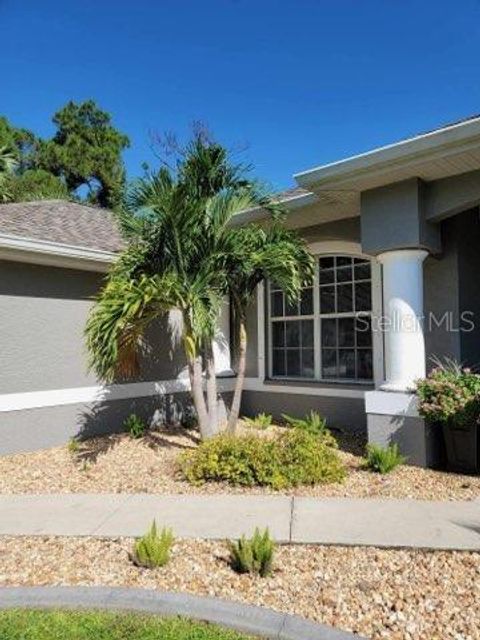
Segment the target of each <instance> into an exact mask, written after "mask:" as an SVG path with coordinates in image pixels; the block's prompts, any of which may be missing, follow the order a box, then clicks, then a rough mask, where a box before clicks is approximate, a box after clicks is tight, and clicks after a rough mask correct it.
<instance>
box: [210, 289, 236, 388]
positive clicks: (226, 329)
mask: <svg viewBox="0 0 480 640" xmlns="http://www.w3.org/2000/svg"><path fill="white" fill-rule="evenodd" d="M213 357H214V360H215V372H216V374H217V376H220V377H221V376H231V375H233V370H232V361H231V354H230V302H229V300H228V298H225V300H224V302H223V305H222V309H221V311H220V317H219V320H218V327H217V332H216V335H215V339H214V341H213Z"/></svg>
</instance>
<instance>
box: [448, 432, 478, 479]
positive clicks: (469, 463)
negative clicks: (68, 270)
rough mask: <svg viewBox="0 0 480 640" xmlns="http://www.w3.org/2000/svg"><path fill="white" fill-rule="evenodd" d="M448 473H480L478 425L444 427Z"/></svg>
mask: <svg viewBox="0 0 480 640" xmlns="http://www.w3.org/2000/svg"><path fill="white" fill-rule="evenodd" d="M443 437H444V439H445V452H446V457H447V469H448V471H456V472H457V473H480V427H479V425H478V424H475V423H473V424H471V425H468V426H461V427H460V426H457V425H452V424H448V423H447V424H444V425H443Z"/></svg>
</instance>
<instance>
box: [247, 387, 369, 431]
mask: <svg viewBox="0 0 480 640" xmlns="http://www.w3.org/2000/svg"><path fill="white" fill-rule="evenodd" d="M310 411H318V412H319V413H320V414H321V415H322V416H324V417H325V418H326V420H327V424H328V426H330V427H332V428H335V429H342V430H344V431H352V432H353V431H355V432H362V433H366V429H367V416H366V413H365V401H364V399H363V398H342V397H332V396H319V395H304V394H295V393H288V391H285V393H278V392H269V391H268V390H266V391H244V393H243V399H242V414H243V415H246V416H254V415H256V414H257V413H262V412H265V413H271V414H272V415H273V417H274V418H275V419H280V418H281V417H282V413H287V414H289V415H292V416H297V417H302V416H304V415H306V414H307V413H309V412H310Z"/></svg>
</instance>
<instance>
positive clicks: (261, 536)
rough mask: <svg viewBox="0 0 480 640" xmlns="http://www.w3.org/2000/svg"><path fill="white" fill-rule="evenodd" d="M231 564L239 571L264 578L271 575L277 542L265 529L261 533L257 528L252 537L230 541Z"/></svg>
mask: <svg viewBox="0 0 480 640" xmlns="http://www.w3.org/2000/svg"><path fill="white" fill-rule="evenodd" d="M228 548H229V551H230V566H231V567H232V569H233V570H234V571H236V572H237V573H252V574H255V575H259V576H261V577H262V578H265V577H266V576H268V575H270V573H271V572H272V566H273V556H274V553H275V542H274V541H273V540H272V538H271V537H270V532H269V531H268V529H265V531H264V532H263V533H260V531H259V530H258V529H255V533H254V534H253V537H252V538H250V539H247V538H245V536H242V537H241V538H240V539H239V540H237V542H232V541H231V540H229V541H228Z"/></svg>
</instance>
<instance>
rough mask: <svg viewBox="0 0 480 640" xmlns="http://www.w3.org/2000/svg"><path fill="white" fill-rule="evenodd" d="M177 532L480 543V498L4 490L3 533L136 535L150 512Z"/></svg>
mask: <svg viewBox="0 0 480 640" xmlns="http://www.w3.org/2000/svg"><path fill="white" fill-rule="evenodd" d="M154 518H155V519H156V521H157V524H158V525H159V526H163V525H166V526H169V527H172V528H173V530H174V533H175V535H177V536H178V537H180V538H205V539H224V538H237V537H239V536H240V535H242V534H243V533H245V534H250V533H251V532H252V531H253V530H254V528H255V527H257V526H258V527H260V528H264V527H267V526H268V527H269V528H270V531H271V533H272V536H273V537H274V538H275V539H276V540H277V541H278V542H280V543H287V542H290V543H318V544H341V545H372V546H378V547H412V548H431V549H470V550H480V501H479V500H476V501H473V502H426V501H416V500H380V499H350V498H326V499H319V498H289V497H283V496H245V495H212V496H205V495H204V496H199V495H196V496H192V495H170V496H167V495H148V494H142V495H128V494H113V495H109V494H95V495H87V494H62V495H1V496H0V535H63V536H99V537H117V536H138V535H141V534H143V533H144V532H145V531H146V529H147V528H148V527H149V525H150V523H151V522H152V520H153V519H154Z"/></svg>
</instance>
